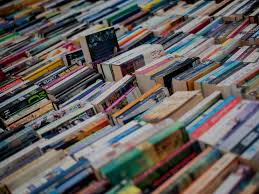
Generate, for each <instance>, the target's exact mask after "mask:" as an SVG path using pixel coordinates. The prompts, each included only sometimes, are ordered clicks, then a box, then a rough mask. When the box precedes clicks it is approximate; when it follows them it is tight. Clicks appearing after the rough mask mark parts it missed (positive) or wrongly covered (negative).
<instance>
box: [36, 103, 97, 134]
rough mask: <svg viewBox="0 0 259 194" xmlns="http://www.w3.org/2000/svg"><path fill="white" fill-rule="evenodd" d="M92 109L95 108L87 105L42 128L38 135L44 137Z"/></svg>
mask: <svg viewBox="0 0 259 194" xmlns="http://www.w3.org/2000/svg"><path fill="white" fill-rule="evenodd" d="M91 108H93V106H92V105H90V104H87V105H86V106H85V107H82V108H80V109H78V110H76V111H74V112H72V113H70V114H68V115H65V116H64V117H62V118H60V119H58V120H56V121H54V122H53V123H50V124H48V125H46V126H44V127H42V128H40V129H39V130H38V131H37V132H38V134H40V135H42V134H44V133H46V132H48V131H51V130H53V129H55V128H57V127H58V126H60V125H62V124H63V123H65V122H67V121H69V120H71V119H73V118H75V117H77V116H78V115H81V114H83V113H85V112H86V111H87V110H89V109H91Z"/></svg>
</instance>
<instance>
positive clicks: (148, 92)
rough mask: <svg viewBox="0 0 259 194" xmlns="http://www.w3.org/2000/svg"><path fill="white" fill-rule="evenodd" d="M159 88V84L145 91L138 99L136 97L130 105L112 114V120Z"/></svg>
mask: <svg viewBox="0 0 259 194" xmlns="http://www.w3.org/2000/svg"><path fill="white" fill-rule="evenodd" d="M159 88H161V85H160V84H157V85H155V86H154V87H153V88H151V89H150V90H149V91H147V92H146V93H144V94H143V95H141V96H140V97H138V98H137V99H135V100H134V101H132V102H131V103H129V104H128V105H126V106H125V107H123V108H122V109H121V110H119V111H117V112H116V113H114V114H113V115H112V118H114V119H116V118H117V117H118V116H120V115H121V114H122V113H124V112H125V111H126V110H128V109H129V108H131V107H132V106H134V105H136V104H137V103H138V102H140V101H141V100H143V99H145V98H147V97H148V96H150V95H151V94H152V93H154V92H155V91H157V90H158V89H159Z"/></svg>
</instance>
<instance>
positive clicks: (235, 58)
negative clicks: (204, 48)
mask: <svg viewBox="0 0 259 194" xmlns="http://www.w3.org/2000/svg"><path fill="white" fill-rule="evenodd" d="M248 48H249V46H242V47H241V48H240V49H239V50H238V51H237V52H235V53H234V54H233V55H232V56H231V57H230V58H229V59H228V60H227V61H226V62H230V61H236V60H237V58H238V57H239V56H240V55H241V54H242V53H243V52H245V51H246V50H247V49H248Z"/></svg>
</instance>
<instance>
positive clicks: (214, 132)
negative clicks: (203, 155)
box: [199, 101, 249, 145]
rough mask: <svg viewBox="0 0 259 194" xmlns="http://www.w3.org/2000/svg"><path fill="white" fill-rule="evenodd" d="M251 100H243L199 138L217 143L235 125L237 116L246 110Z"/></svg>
mask: <svg viewBox="0 0 259 194" xmlns="http://www.w3.org/2000/svg"><path fill="white" fill-rule="evenodd" d="M248 104H249V101H242V102H240V103H239V104H238V105H236V106H235V107H234V108H233V109H231V110H230V111H229V112H228V113H227V114H225V115H224V116H223V117H222V118H221V119H220V120H219V121H218V122H217V123H216V124H215V125H213V126H212V127H211V128H210V129H209V130H208V131H206V132H205V133H203V134H202V135H201V136H200V137H199V140H200V141H202V142H205V143H207V144H209V145H216V144H217V143H218V141H219V140H220V139H221V138H222V137H224V136H225V135H226V134H227V133H228V132H229V131H230V130H231V129H232V128H233V127H234V126H235V125H236V116H237V115H238V114H239V113H240V112H241V111H244V110H245V108H246V106H247V105H248Z"/></svg>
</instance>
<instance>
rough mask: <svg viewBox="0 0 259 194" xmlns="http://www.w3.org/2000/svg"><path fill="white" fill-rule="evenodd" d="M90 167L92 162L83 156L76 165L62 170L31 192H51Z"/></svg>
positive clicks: (36, 193)
mask: <svg viewBox="0 0 259 194" xmlns="http://www.w3.org/2000/svg"><path fill="white" fill-rule="evenodd" d="M89 167H90V163H89V161H88V160H87V159H85V158H81V159H80V160H79V161H78V162H77V163H76V164H75V165H73V166H71V167H70V168H68V169H67V170H65V171H63V172H61V173H60V174H58V175H57V176H55V177H53V178H51V179H50V180H49V181H48V182H46V183H44V184H43V185H41V186H39V187H38V188H36V189H35V190H33V191H32V192H31V193H30V194H39V193H41V192H44V193H49V192H50V191H53V189H55V188H56V187H58V186H60V185H62V184H64V183H65V182H66V181H68V180H69V179H71V178H72V177H74V176H75V175H77V174H78V173H80V172H82V171H84V170H85V169H88V168H89Z"/></svg>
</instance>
